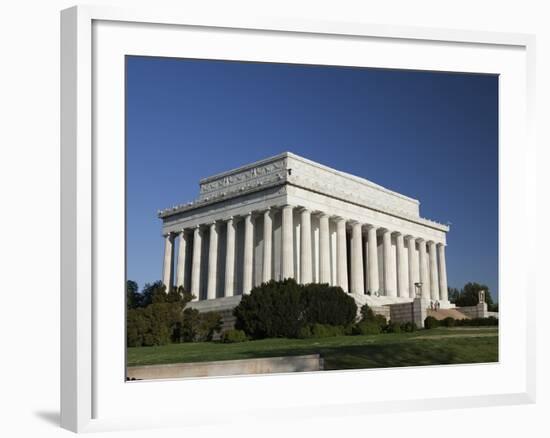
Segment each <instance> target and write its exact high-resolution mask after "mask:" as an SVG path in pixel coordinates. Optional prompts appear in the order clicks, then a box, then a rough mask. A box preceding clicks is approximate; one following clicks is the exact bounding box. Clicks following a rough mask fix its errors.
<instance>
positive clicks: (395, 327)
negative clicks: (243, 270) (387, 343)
mask: <svg viewBox="0 0 550 438" xmlns="http://www.w3.org/2000/svg"><path fill="white" fill-rule="evenodd" d="M385 332H386V333H401V324H399V323H398V322H393V321H390V322H389V323H388V325H387V326H386V330H385Z"/></svg>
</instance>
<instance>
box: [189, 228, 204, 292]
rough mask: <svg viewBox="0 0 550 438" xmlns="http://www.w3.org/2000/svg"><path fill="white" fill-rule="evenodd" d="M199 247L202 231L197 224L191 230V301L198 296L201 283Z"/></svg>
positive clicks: (200, 246) (200, 245) (200, 247)
mask: <svg viewBox="0 0 550 438" xmlns="http://www.w3.org/2000/svg"><path fill="white" fill-rule="evenodd" d="M201 249H202V232H201V229H200V227H199V226H198V225H197V226H196V227H195V230H194V231H193V262H192V263H193V264H192V267H191V293H192V294H193V295H194V296H195V298H193V301H197V300H198V299H199V298H200V285H201Z"/></svg>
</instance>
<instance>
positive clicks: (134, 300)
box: [126, 280, 141, 309]
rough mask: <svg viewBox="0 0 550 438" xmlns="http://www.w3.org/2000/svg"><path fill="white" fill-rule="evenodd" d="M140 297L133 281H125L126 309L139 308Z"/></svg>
mask: <svg viewBox="0 0 550 438" xmlns="http://www.w3.org/2000/svg"><path fill="white" fill-rule="evenodd" d="M140 302H141V296H140V294H139V292H138V284H137V283H136V282H135V281H132V280H128V281H126V308H127V309H135V308H136V307H140Z"/></svg>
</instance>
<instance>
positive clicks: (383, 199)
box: [158, 154, 442, 226]
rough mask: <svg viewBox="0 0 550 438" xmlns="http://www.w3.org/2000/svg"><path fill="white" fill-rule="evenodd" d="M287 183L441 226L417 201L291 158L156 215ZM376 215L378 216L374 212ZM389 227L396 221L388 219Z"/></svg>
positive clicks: (225, 178) (247, 170) (234, 176)
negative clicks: (422, 212)
mask: <svg viewBox="0 0 550 438" xmlns="http://www.w3.org/2000/svg"><path fill="white" fill-rule="evenodd" d="M286 183H290V184H292V185H295V186H298V187H302V188H304V189H308V190H313V191H315V192H318V193H321V194H325V195H328V196H333V197H335V198H338V199H342V200H346V201H348V202H353V203H356V204H359V205H363V206H365V207H368V208H370V209H372V213H373V214H374V215H378V212H384V213H390V214H391V215H396V216H398V217H400V218H405V219H409V220H414V221H418V220H420V222H423V223H426V224H435V225H439V226H441V225H442V224H439V223H437V222H434V221H430V220H428V219H424V218H421V217H420V213H419V203H418V201H416V200H414V199H411V198H409V197H407V196H404V195H401V194H399V193H396V192H393V191H391V190H388V189H385V188H384V187H381V186H379V185H377V184H375V183H372V182H370V181H368V180H365V179H362V178H358V177H354V176H351V175H348V174H345V173H343V172H338V171H334V170H333V169H330V168H327V167H326V166H322V165H318V164H317V163H314V162H310V161H308V160H305V159H303V158H301V157H298V156H296V155H293V154H284V155H280V156H277V157H274V158H273V159H268V160H264V161H262V162H258V163H256V164H251V165H248V166H243V167H242V168H239V169H235V170H233V171H230V172H225V173H222V174H219V175H215V176H212V177H209V178H205V179H203V180H201V183H200V195H199V198H198V199H196V200H194V201H193V202H188V203H186V204H181V205H177V206H173V207H170V208H167V209H164V210H161V211H159V212H158V214H159V216H160V217H166V216H168V215H171V214H173V213H176V212H178V211H184V210H188V209H193V208H196V207H200V206H202V205H205V204H210V203H212V202H218V201H222V200H224V199H228V198H232V197H235V196H242V195H245V194H247V193H250V192H254V191H258V190H263V189H265V188H268V187H274V186H280V188H279V189H278V193H279V194H285V193H286ZM377 211H378V212H377ZM390 221H391V222H392V223H396V224H397V223H398V222H399V219H397V218H391V219H390Z"/></svg>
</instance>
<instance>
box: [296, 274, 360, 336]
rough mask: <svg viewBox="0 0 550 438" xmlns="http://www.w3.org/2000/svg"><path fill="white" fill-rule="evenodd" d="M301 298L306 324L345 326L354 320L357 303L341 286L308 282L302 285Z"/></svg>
mask: <svg viewBox="0 0 550 438" xmlns="http://www.w3.org/2000/svg"><path fill="white" fill-rule="evenodd" d="M301 300H302V305H303V309H304V318H305V321H306V322H307V323H308V324H325V325H327V324H328V325H332V326H337V325H340V326H345V325H348V324H351V323H353V322H354V321H355V317H356V315H357V305H356V304H355V300H354V299H353V298H352V297H351V296H350V295H348V294H347V293H345V292H344V291H343V290H342V288H340V287H335V286H329V285H328V284H318V283H310V284H306V285H304V286H302V293H301Z"/></svg>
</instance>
